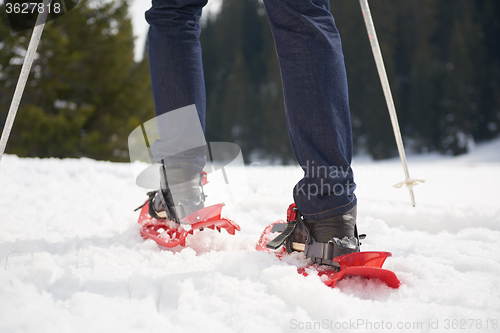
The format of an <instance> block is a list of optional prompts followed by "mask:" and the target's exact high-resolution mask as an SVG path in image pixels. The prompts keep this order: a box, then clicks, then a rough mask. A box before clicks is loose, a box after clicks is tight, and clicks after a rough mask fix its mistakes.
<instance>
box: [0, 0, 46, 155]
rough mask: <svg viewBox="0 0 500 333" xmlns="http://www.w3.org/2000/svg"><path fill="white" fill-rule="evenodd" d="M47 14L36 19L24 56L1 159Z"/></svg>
mask: <svg viewBox="0 0 500 333" xmlns="http://www.w3.org/2000/svg"><path fill="white" fill-rule="evenodd" d="M50 2H51V0H44V2H43V4H44V8H49V7H48V5H49V4H50ZM47 15H48V13H47V11H45V10H44V12H43V13H40V14H38V17H37V19H36V24H35V28H34V29H33V34H32V35H31V39H30V43H29V45H28V50H27V51H26V56H25V57H24V62H23V67H22V68H21V74H20V75H19V80H18V81H17V85H16V89H15V91H14V97H13V98H12V102H11V104H10V108H9V113H8V114H7V120H6V121H5V126H4V128H3V131H2V137H1V138H0V161H1V160H2V156H3V153H4V152H5V147H6V146H7V141H8V140H9V136H10V131H11V130H12V126H13V125H14V119H15V118H16V114H17V110H18V108H19V104H20V103H21V97H22V96H23V92H24V88H25V87H26V82H27V81H28V76H29V74H30V70H31V65H32V64H33V59H34V58H35V54H36V49H37V48H38V44H39V43H40V38H41V37H42V31H43V28H44V26H45V21H46V20H47Z"/></svg>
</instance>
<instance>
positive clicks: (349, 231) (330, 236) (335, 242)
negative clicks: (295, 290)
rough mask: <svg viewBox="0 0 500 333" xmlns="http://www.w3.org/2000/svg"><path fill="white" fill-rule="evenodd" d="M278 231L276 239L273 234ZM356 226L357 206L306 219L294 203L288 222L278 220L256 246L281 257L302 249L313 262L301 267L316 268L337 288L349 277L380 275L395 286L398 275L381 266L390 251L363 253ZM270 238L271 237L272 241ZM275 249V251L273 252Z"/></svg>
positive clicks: (323, 277)
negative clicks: (341, 211) (334, 214)
mask: <svg viewBox="0 0 500 333" xmlns="http://www.w3.org/2000/svg"><path fill="white" fill-rule="evenodd" d="M275 233H279V234H278V236H276V237H275V238H274V239H271V237H272V235H273V234H275ZM365 237H366V235H358V232H357V227H356V206H355V207H354V208H352V209H351V210H349V211H347V212H346V213H344V214H341V215H337V216H334V217H330V218H326V219H322V220H307V219H304V218H303V217H302V215H301V214H300V212H299V211H298V209H297V207H296V206H295V204H291V205H290V207H289V208H288V211H287V222H284V221H277V222H275V223H272V224H270V225H269V226H268V227H267V228H266V229H265V230H264V232H263V234H262V236H261V238H260V240H259V242H258V244H257V246H256V249H257V250H259V251H265V252H274V253H275V254H276V255H277V256H278V257H279V258H281V257H283V256H284V255H286V254H288V253H292V252H293V251H299V252H303V253H304V255H305V257H306V258H309V259H310V261H311V265H308V266H306V267H301V268H298V271H299V273H301V274H303V275H308V273H307V271H309V270H311V269H314V270H316V271H317V272H318V275H320V276H321V277H322V280H323V281H324V283H325V284H327V285H329V286H331V287H334V286H335V284H336V282H337V281H338V280H341V279H343V278H344V277H346V276H362V277H365V278H367V279H371V278H378V279H380V280H382V281H383V282H385V283H386V284H387V285H388V286H390V287H392V288H398V287H399V285H400V282H399V280H398V278H397V277H396V275H395V274H394V273H393V272H391V271H389V270H385V269H382V268H381V267H382V265H383V263H384V261H385V259H386V258H387V257H389V256H391V253H390V252H360V246H361V243H360V240H362V239H364V238H365ZM270 239H271V240H270ZM273 250H274V251H273Z"/></svg>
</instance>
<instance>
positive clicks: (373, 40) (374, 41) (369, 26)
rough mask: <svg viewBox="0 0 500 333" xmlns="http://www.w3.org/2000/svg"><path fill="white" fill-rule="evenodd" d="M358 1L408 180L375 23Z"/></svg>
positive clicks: (363, 2)
mask: <svg viewBox="0 0 500 333" xmlns="http://www.w3.org/2000/svg"><path fill="white" fill-rule="evenodd" d="M359 3H360V5H361V10H362V12H363V18H364V20H365V25H366V31H367V32H368V38H369V39H370V45H371V47H372V52H373V57H374V58H375V63H376V64H377V70H378V75H379V77H380V82H381V83H382V88H383V90H384V95H385V101H386V103H387V108H388V109H389V115H390V117H391V123H392V129H393V131H394V137H395V138H396V144H397V146H398V152H399V157H400V158H401V162H402V163H403V169H404V173H405V177H406V179H407V180H408V179H409V178H410V173H409V172H408V164H407V162H406V154H405V149H404V145H403V138H402V136H401V130H400V128H399V123H398V116H397V114H396V107H395V106H394V100H393V98H392V93H391V87H390V85H389V79H388V78H387V72H386V70H385V66H384V60H383V58H382V52H381V51H380V45H379V43H378V38H377V33H376V31H375V25H374V24H373V19H372V15H371V12H370V7H369V6H368V0H359ZM409 190H410V197H411V202H412V205H413V206H415V197H414V195H413V189H411V188H409Z"/></svg>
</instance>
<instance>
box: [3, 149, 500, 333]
mask: <svg viewBox="0 0 500 333" xmlns="http://www.w3.org/2000/svg"><path fill="white" fill-rule="evenodd" d="M409 163H410V164H409V166H410V172H411V175H412V176H413V177H415V178H422V179H425V180H426V183H425V184H423V185H419V186H418V187H416V188H415V195H416V199H417V207H416V208H413V207H411V205H410V201H409V195H408V193H407V192H408V191H407V190H406V189H394V188H393V187H392V185H393V184H395V183H397V182H399V181H401V180H402V179H403V172H402V169H401V165H400V162H399V161H398V160H390V161H383V162H373V161H370V160H368V159H356V160H355V163H354V165H353V167H354V171H355V174H356V181H357V184H358V191H357V195H358V198H359V210H358V214H359V218H358V227H359V230H360V232H362V233H366V234H368V237H367V239H366V240H365V241H364V244H363V246H362V250H365V251H366V250H386V251H390V252H392V253H393V257H391V258H389V259H388V260H387V261H386V264H385V265H384V267H385V268H388V269H391V270H393V271H394V272H395V273H396V274H397V275H398V277H399V278H400V280H401V281H402V286H401V287H400V288H399V289H397V290H393V289H390V288H388V287H386V286H385V285H383V284H381V283H380V282H378V281H368V282H367V281H361V280H357V279H352V280H348V281H342V282H340V283H339V284H338V287H336V288H335V289H331V288H329V287H327V286H325V285H324V284H323V283H322V282H321V281H320V279H319V278H318V277H317V276H313V275H310V276H308V277H304V276H302V275H299V274H297V271H296V267H295V265H300V264H303V261H302V260H301V259H300V258H290V259H289V260H287V261H280V260H278V259H276V258H275V257H274V256H272V255H269V254H266V253H262V252H256V251H255V250H254V247H255V243H256V242H257V240H258V238H259V235H260V232H261V231H262V229H263V228H264V227H265V226H266V225H267V224H269V223H270V222H273V221H275V220H278V219H281V218H283V217H284V214H285V211H286V208H287V206H288V204H289V203H290V202H291V194H290V192H291V188H292V186H293V185H294V183H295V182H296V181H297V180H298V179H299V177H300V174H301V172H300V170H299V169H298V168H297V167H279V166H262V165H261V166H258V165H253V166H251V167H250V166H249V167H247V168H246V170H240V171H245V172H246V174H247V179H248V182H249V186H250V189H249V193H248V196H247V198H246V200H245V201H244V202H243V203H240V204H238V205H233V206H231V205H229V204H228V205H227V206H226V208H225V209H224V214H225V215H226V216H227V217H229V218H231V219H232V220H234V221H236V222H237V223H239V224H240V225H241V228H242V230H241V232H239V233H237V234H236V235H235V236H231V235H228V234H227V233H225V232H224V231H223V232H222V233H220V234H219V233H217V232H214V231H212V230H205V231H203V232H198V233H196V234H195V236H193V237H191V238H189V244H190V245H191V247H187V248H184V249H182V250H181V249H177V250H175V251H168V250H164V249H160V248H159V247H158V246H157V245H156V244H155V243H154V242H152V241H144V240H143V239H142V238H141V237H140V236H139V226H138V224H137V222H136V221H137V217H138V212H133V209H134V208H135V207H136V206H138V205H139V204H140V203H141V202H142V201H143V200H144V199H145V191H144V190H142V189H140V188H138V187H137V186H136V185H135V183H134V179H133V176H132V170H131V166H130V165H129V164H118V163H110V162H96V161H93V160H89V159H79V160H77V159H67V160H58V159H42V160H40V159H25V158H18V157H16V156H5V157H4V158H3V160H2V161H1V163H0V213H1V215H0V216H1V218H0V332H51V333H53V332H85V333H88V332H258V331H264V330H265V331H269V332H298V331H305V332H314V331H336V332H337V331H352V332H365V331H366V332H372V331H383V330H384V329H389V330H391V331H394V332H398V331H402V332H403V331H404V332H438V331H442V332H452V331H484V332H498V331H499V330H500V327H499V325H500V323H499V320H500V287H499V283H498V281H499V280H498V277H499V276H500V262H499V253H500V245H499V239H500V208H499V207H500V205H499V202H500V172H499V171H500V141H498V140H497V141H494V142H491V143H488V144H485V145H480V146H478V147H476V150H475V151H474V152H472V153H470V154H468V155H465V156H462V157H457V158H451V157H440V156H437V155H428V156H414V157H410V159H409ZM210 186H211V185H210V184H209V185H208V186H207V188H206V191H207V192H208V194H209V198H210V195H212V200H214V199H213V198H215V197H216V195H215V193H216V191H217V188H216V185H213V184H212V186H214V187H210Z"/></svg>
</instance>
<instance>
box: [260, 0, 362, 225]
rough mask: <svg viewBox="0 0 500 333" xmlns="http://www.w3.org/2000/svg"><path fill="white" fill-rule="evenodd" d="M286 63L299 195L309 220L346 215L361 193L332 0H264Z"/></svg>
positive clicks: (297, 198)
mask: <svg viewBox="0 0 500 333" xmlns="http://www.w3.org/2000/svg"><path fill="white" fill-rule="evenodd" d="M264 3H265V5H266V10H267V14H268V17H269V22H270V24H271V29H272V32H273V35H274V40H275V43H276V50H277V53H278V58H279V62H280V67H281V76H282V82H283V90H284V97H285V109H286V118H287V125H288V132H289V136H290V141H291V144H292V149H293V152H294V154H295V157H296V158H297V161H298V162H299V164H300V165H301V167H302V168H303V169H304V178H303V179H302V180H301V181H300V182H299V183H298V184H297V185H296V186H295V188H294V199H295V203H296V204H297V207H298V208H299V210H300V212H301V213H302V214H303V215H304V216H305V218H308V219H320V218H326V217H330V216H334V215H338V214H341V213H344V212H346V211H348V210H349V209H351V208H352V207H354V205H355V204H356V197H355V195H354V193H353V191H354V189H355V185H354V181H353V173H352V170H351V168H350V164H351V158H352V136H351V120H350V114H349V103H348V92H347V77H346V73H345V66H344V57H343V54H342V47H341V43H340V36H339V34H338V32H337V28H336V27H335V23H334V20H333V17H332V15H331V13H330V11H329V2H328V1H327V0H301V1H297V0H264Z"/></svg>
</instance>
